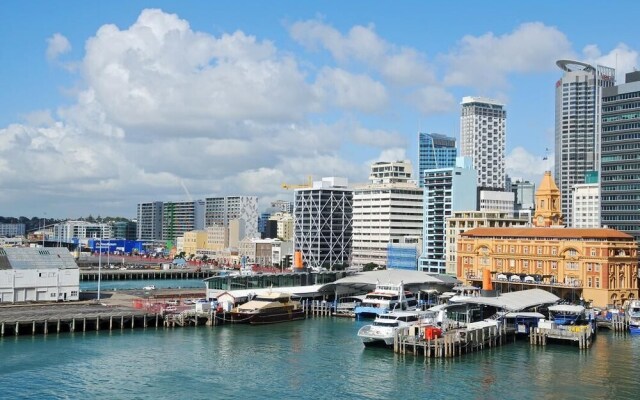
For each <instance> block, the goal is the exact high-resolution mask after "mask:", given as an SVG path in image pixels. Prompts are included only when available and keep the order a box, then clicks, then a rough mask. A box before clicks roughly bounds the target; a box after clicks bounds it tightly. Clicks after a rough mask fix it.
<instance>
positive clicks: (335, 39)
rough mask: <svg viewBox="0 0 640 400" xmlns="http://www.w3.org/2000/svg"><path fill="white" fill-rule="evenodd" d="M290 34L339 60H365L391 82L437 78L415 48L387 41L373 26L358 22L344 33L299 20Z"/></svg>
mask: <svg viewBox="0 0 640 400" xmlns="http://www.w3.org/2000/svg"><path fill="white" fill-rule="evenodd" d="M289 33H290V35H291V37H292V38H293V39H294V40H296V41H297V42H298V43H300V44H302V45H303V46H305V47H306V48H308V49H311V50H315V49H318V48H319V47H320V48H323V49H325V50H327V51H329V52H330V53H331V55H332V56H333V58H334V59H335V60H336V61H338V62H339V63H343V64H346V63H348V62H350V61H357V62H361V63H364V64H365V65H366V67H368V68H372V69H373V70H375V71H377V72H378V73H380V74H381V75H382V76H383V77H384V78H385V79H386V80H388V81H389V82H390V83H392V84H396V85H401V86H411V85H416V84H427V83H433V82H434V81H435V74H434V72H433V67H432V66H431V65H430V64H429V63H428V62H427V60H426V57H425V56H424V55H423V54H421V53H420V52H418V51H416V50H415V49H412V48H407V47H401V46H397V45H393V44H391V43H388V42H387V41H385V40H384V39H382V38H381V37H380V36H378V34H377V33H376V32H375V30H374V26H373V25H369V26H361V25H356V26H354V27H353V28H351V29H350V30H349V32H348V33H347V34H345V35H343V34H342V33H340V32H339V31H338V30H337V29H335V28H333V27H332V26H329V25H327V24H324V23H323V22H321V21H318V20H308V21H299V22H296V23H294V24H293V25H291V26H290V27H289Z"/></svg>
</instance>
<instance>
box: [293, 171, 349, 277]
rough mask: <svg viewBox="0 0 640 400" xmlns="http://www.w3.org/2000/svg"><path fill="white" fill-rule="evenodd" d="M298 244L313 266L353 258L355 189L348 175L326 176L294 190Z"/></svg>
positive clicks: (308, 265)
mask: <svg viewBox="0 0 640 400" xmlns="http://www.w3.org/2000/svg"><path fill="white" fill-rule="evenodd" d="M294 193H295V194H294V203H295V206H294V214H295V226H294V248H295V250H296V251H300V252H301V253H302V261H303V263H304V264H306V266H307V267H310V268H327V269H330V268H333V266H334V265H336V264H342V265H344V264H347V263H349V261H350V259H351V238H352V226H351V219H352V216H353V207H352V200H353V191H352V190H351V189H349V188H348V181H347V179H346V178H336V177H331V178H322V181H316V182H313V186H312V187H310V188H303V189H296V190H295V192H294Z"/></svg>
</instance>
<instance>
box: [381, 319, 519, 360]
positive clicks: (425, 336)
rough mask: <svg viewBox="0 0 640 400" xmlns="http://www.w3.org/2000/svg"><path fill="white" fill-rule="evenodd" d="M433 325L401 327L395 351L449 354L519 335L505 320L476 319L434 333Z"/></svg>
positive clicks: (461, 352)
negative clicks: (482, 320) (500, 321)
mask: <svg viewBox="0 0 640 400" xmlns="http://www.w3.org/2000/svg"><path fill="white" fill-rule="evenodd" d="M432 328H434V327H431V326H419V325H416V326H410V327H405V328H402V329H398V330H397V331H396V334H395V337H394V340H393V351H394V353H399V354H413V355H414V356H417V355H422V356H424V357H426V358H449V357H457V356H461V355H463V354H467V353H471V352H474V351H479V350H483V349H484V348H492V347H497V346H501V345H502V344H504V343H506V342H507V339H508V338H511V337H513V338H515V331H513V330H508V329H507V328H506V327H505V325H504V324H503V325H497V324H491V323H474V324H469V326H467V327H465V328H456V329H450V330H445V331H442V332H441V333H439V332H440V331H435V332H438V333H433V332H434V331H433V330H430V329H432ZM430 332H431V333H430Z"/></svg>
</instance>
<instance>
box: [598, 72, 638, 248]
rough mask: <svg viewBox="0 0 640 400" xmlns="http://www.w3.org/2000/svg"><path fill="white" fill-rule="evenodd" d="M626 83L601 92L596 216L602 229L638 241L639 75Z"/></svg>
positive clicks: (631, 75) (632, 75)
mask: <svg viewBox="0 0 640 400" xmlns="http://www.w3.org/2000/svg"><path fill="white" fill-rule="evenodd" d="M630 77H631V78H630ZM634 77H635V78H636V80H634V79H633V78H634ZM630 81H631V82H630ZM627 82H628V83H625V84H622V85H618V86H615V87H613V88H607V89H604V90H603V92H602V160H601V164H602V171H601V172H600V178H601V179H600V182H601V183H600V185H601V204H602V208H601V211H600V213H601V221H602V224H603V225H606V226H608V227H610V228H615V229H618V230H620V231H623V232H626V233H628V234H630V235H633V236H634V237H635V239H636V240H640V151H639V149H640V102H638V99H639V98H640V74H638V73H635V74H634V73H631V74H627Z"/></svg>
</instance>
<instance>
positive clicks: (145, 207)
mask: <svg viewBox="0 0 640 400" xmlns="http://www.w3.org/2000/svg"><path fill="white" fill-rule="evenodd" d="M162 206H163V203H162V202H161V201H152V202H148V203H138V211H137V226H136V229H137V235H136V237H137V239H138V240H161V239H162Z"/></svg>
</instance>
